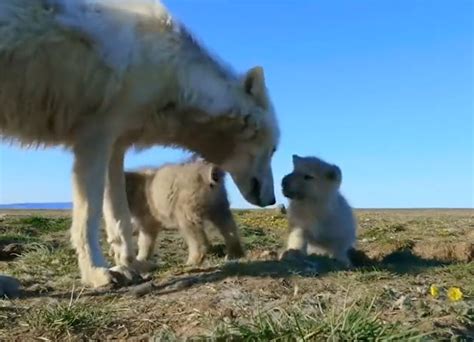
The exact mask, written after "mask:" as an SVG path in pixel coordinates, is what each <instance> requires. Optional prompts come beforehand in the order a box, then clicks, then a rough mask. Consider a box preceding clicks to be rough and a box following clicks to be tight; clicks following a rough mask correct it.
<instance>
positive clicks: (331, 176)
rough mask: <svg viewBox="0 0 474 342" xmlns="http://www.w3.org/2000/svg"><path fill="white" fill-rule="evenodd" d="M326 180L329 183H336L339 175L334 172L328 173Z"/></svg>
mask: <svg viewBox="0 0 474 342" xmlns="http://www.w3.org/2000/svg"><path fill="white" fill-rule="evenodd" d="M325 176H326V179H327V180H329V181H335V180H336V179H337V174H336V172H334V171H328V172H326V175H325Z"/></svg>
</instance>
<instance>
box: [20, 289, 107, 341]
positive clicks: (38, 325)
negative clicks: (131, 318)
mask: <svg viewBox="0 0 474 342" xmlns="http://www.w3.org/2000/svg"><path fill="white" fill-rule="evenodd" d="M112 313H113V310H112V309H111V308H110V307H108V305H94V304H91V303H84V302H80V301H79V300H78V299H73V298H71V300H70V301H69V302H68V303H56V304H50V305H46V307H42V308H37V309H35V310H33V311H31V312H29V313H28V314H27V315H26V316H25V318H24V322H25V324H26V325H27V326H28V328H29V329H30V330H32V331H34V332H35V333H36V334H37V335H42V334H44V333H46V334H47V335H48V336H54V337H57V338H59V337H60V336H67V335H69V334H71V333H73V334H80V335H82V334H87V333H93V332H94V331H95V330H96V329H99V328H100V329H103V328H104V327H106V326H107V325H108V324H109V323H110V322H111V321H112V318H113V315H112Z"/></svg>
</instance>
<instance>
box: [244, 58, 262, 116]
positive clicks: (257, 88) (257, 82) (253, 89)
mask: <svg viewBox="0 0 474 342" xmlns="http://www.w3.org/2000/svg"><path fill="white" fill-rule="evenodd" d="M244 89H245V92H246V93H247V94H249V95H250V96H252V97H253V98H254V100H255V102H257V104H258V105H259V106H261V107H262V108H264V109H267V108H268V98H267V91H266V86H265V75H264V73H263V68H262V67H261V66H256V67H253V68H252V69H250V70H249V71H247V73H246V74H245V78H244Z"/></svg>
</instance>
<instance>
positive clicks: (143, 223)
mask: <svg viewBox="0 0 474 342" xmlns="http://www.w3.org/2000/svg"><path fill="white" fill-rule="evenodd" d="M224 176H225V173H224V172H223V171H222V170H221V169H220V168H219V167H217V166H215V165H213V164H210V163H207V162H205V161H203V160H195V161H190V162H186V163H181V164H167V165H164V166H162V167H160V168H158V169H147V170H143V171H138V172H126V173H125V179H126V189H127V198H128V203H129V206H130V210H131V212H132V215H133V218H134V220H135V221H136V227H137V228H138V231H139V236H138V257H137V259H138V260H140V261H144V262H146V261H147V260H148V259H149V257H150V256H151V255H152V254H153V251H154V247H155V241H156V237H157V234H158V233H159V231H160V230H161V229H163V228H168V229H174V228H178V229H179V230H180V232H181V234H182V235H183V237H184V239H185V240H186V243H187V245H188V248H189V255H188V261H187V264H188V265H198V264H200V263H201V262H202V261H203V260H204V258H205V256H206V253H207V251H208V249H209V242H208V239H207V237H206V233H205V231H204V227H205V225H213V226H215V227H216V228H217V229H218V230H219V231H220V233H221V234H222V236H223V237H224V240H225V244H226V248H227V257H228V258H240V257H242V256H243V255H244V252H243V249H242V246H241V243H240V238H239V234H238V230H237V225H236V224H235V222H234V219H233V217H232V213H231V211H230V204H229V201H228V199H227V192H226V188H225V183H224Z"/></svg>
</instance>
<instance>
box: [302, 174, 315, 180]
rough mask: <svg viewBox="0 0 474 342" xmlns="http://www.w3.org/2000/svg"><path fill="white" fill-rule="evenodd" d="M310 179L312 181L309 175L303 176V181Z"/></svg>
mask: <svg viewBox="0 0 474 342" xmlns="http://www.w3.org/2000/svg"><path fill="white" fill-rule="evenodd" d="M311 179H314V177H313V176H311V175H304V180H311Z"/></svg>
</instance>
